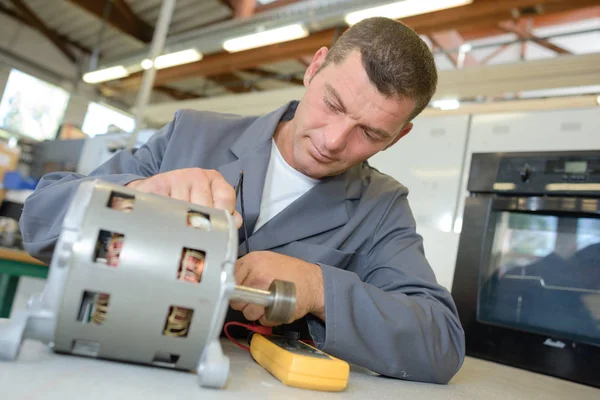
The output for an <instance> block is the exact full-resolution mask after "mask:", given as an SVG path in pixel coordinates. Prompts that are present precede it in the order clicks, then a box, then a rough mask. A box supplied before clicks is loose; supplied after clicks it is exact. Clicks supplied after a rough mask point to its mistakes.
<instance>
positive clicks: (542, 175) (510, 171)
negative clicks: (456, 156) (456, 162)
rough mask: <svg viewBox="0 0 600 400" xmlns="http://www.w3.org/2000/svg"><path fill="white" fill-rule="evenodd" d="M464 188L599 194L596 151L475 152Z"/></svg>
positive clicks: (599, 164)
mask: <svg viewBox="0 0 600 400" xmlns="http://www.w3.org/2000/svg"><path fill="white" fill-rule="evenodd" d="M468 190H469V191H470V192H497V193H526V194H548V195H552V194H561V195H564V194H565V193H568V192H572V193H578V194H582V193H588V194H594V193H595V194H596V195H600V151H573V152H540V153H475V154H473V157H472V161H471V171H470V175H469V184H468Z"/></svg>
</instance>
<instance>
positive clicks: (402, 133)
mask: <svg viewBox="0 0 600 400" xmlns="http://www.w3.org/2000/svg"><path fill="white" fill-rule="evenodd" d="M413 126H414V125H413V123H412V122H409V123H408V124H406V126H405V127H404V128H402V130H401V131H400V133H399V134H398V135H396V137H395V138H394V140H392V141H391V142H390V143H389V144H388V145H387V146H385V147H384V148H383V150H387V149H389V148H390V147H392V146H393V145H395V144H396V142H397V141H398V140H400V139H402V138H403V137H404V136H406V135H408V133H409V132H410V131H411V130H412V128H413ZM383 150H382V151H383Z"/></svg>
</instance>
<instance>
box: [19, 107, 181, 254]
mask: <svg viewBox="0 0 600 400" xmlns="http://www.w3.org/2000/svg"><path fill="white" fill-rule="evenodd" d="M176 121H177V115H176V117H175V119H174V120H173V121H171V122H170V123H168V124H167V125H165V126H164V127H163V128H162V129H161V130H159V131H158V132H156V133H155V134H154V135H153V136H152V137H151V138H150V139H149V140H148V142H147V143H145V144H144V145H143V146H141V147H140V148H139V149H128V150H121V151H119V152H118V153H116V154H115V155H114V156H113V157H112V158H111V159H110V160H108V161H107V162H105V163H104V164H102V165H101V166H99V167H98V168H96V169H95V170H94V171H92V172H91V173H90V174H89V175H87V176H84V175H81V174H76V173H71V172H52V173H49V174H46V175H44V176H43V177H42V179H41V180H40V182H39V184H38V186H37V187H36V189H35V191H34V192H33V193H32V194H31V195H30V196H29V197H28V198H27V199H26V200H25V203H24V205H23V212H22V214H21V218H20V220H19V225H20V229H21V235H22V237H23V245H24V247H25V250H26V251H27V252H28V253H29V254H30V255H31V256H32V257H35V258H37V259H39V260H40V261H43V262H45V263H49V262H50V260H51V259H52V252H53V250H54V246H55V245H56V242H57V239H58V236H59V234H60V231H61V226H62V222H63V219H64V217H65V214H66V212H67V209H68V207H69V204H70V200H71V198H72V196H73V195H74V193H75V191H76V190H77V188H78V186H79V184H80V183H81V182H83V181H85V180H92V179H99V180H104V181H107V182H111V183H115V184H119V185H126V184H128V183H129V182H132V181H134V180H137V179H143V178H146V177H149V176H152V175H154V174H157V173H158V172H159V169H160V165H161V161H162V158H163V156H164V153H165V151H166V149H167V145H168V143H169V139H170V137H171V135H172V133H173V130H174V126H175V123H176Z"/></svg>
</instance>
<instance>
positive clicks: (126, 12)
mask: <svg viewBox="0 0 600 400" xmlns="http://www.w3.org/2000/svg"><path fill="white" fill-rule="evenodd" d="M105 1H112V2H113V8H112V11H111V13H110V15H109V16H108V20H107V21H106V22H107V23H108V24H109V25H110V26H112V27H113V28H115V29H117V30H119V31H121V32H123V33H125V34H127V35H129V36H131V37H134V38H136V39H138V40H139V41H141V42H144V43H150V42H151V41H152V36H153V34H154V29H153V28H152V27H151V26H150V25H148V24H147V23H146V22H144V21H143V20H141V19H140V18H138V17H137V16H136V15H135V14H134V13H133V11H132V10H131V8H129V5H127V4H125V2H124V1H122V0H93V1H90V0H69V2H71V3H73V4H75V5H76V6H78V7H80V8H81V9H83V10H85V11H87V12H89V13H90V14H92V15H94V16H96V17H98V18H99V19H100V20H104V5H105Z"/></svg>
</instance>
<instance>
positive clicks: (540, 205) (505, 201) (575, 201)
mask: <svg viewBox="0 0 600 400" xmlns="http://www.w3.org/2000/svg"><path fill="white" fill-rule="evenodd" d="M492 210H494V211H531V212H561V213H573V214H600V199H595V198H583V197H497V198H495V199H493V200H492Z"/></svg>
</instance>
